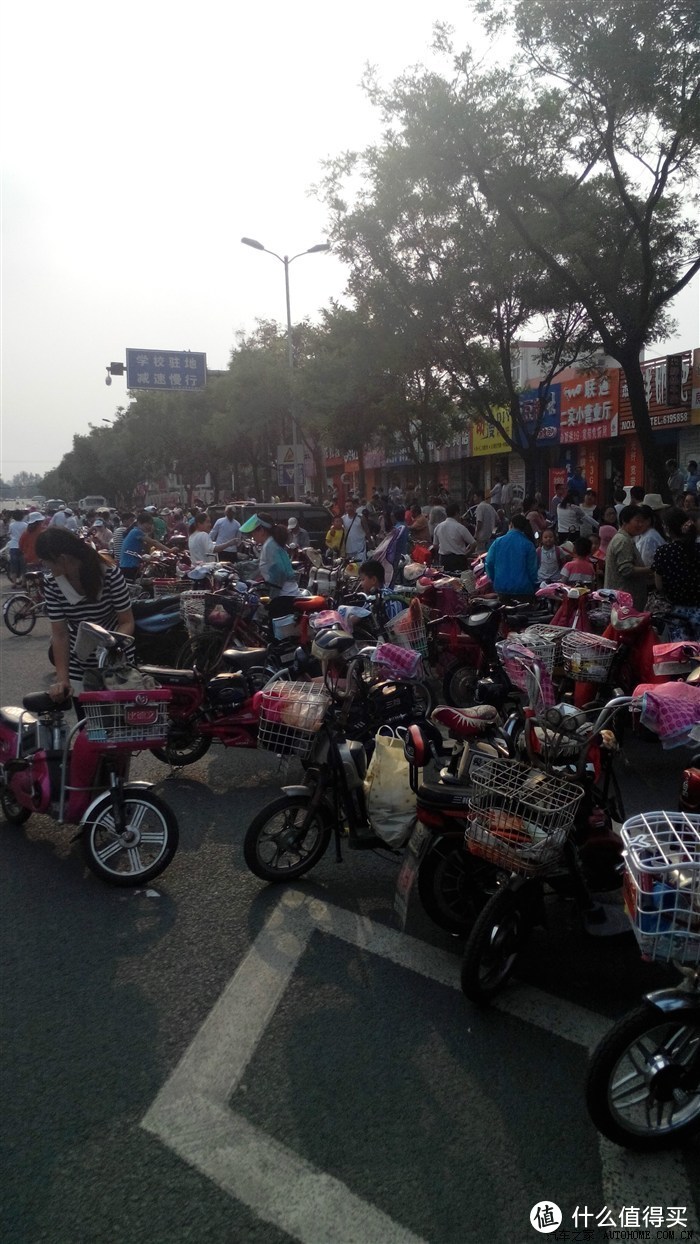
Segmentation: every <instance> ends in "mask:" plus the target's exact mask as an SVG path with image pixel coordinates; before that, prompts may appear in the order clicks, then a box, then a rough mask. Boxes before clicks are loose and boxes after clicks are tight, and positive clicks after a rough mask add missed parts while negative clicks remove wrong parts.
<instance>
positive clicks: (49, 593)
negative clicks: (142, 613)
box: [36, 527, 134, 700]
mask: <svg viewBox="0 0 700 1244" xmlns="http://www.w3.org/2000/svg"><path fill="white" fill-rule="evenodd" d="M36 553H37V557H40V558H41V560H42V561H43V562H44V563H45V565H46V566H47V568H48V570H49V571H50V574H49V575H48V576H47V578H46V580H45V583H44V592H45V596H46V612H47V614H48V616H49V618H50V620H51V642H52V645H53V654H54V663H55V666H56V679H55V681H54V682H53V683H52V684H51V686H50V687H49V695H50V696H52V698H53V699H54V700H63V699H65V698H66V696H67V695H69V694H70V691H71V686H72V688H73V694H74V695H78V694H79V693H80V691H81V689H82V682H83V674H84V671H85V668H86V667H87V666H91V667H93V668H94V667H95V666H96V665H97V655H96V654H93V655H92V656H91V657H89V658H88V659H87V661H85V662H83V661H80V660H79V659H78V657H77V656H76V654H75V641H76V637H77V634H78V627H79V625H80V623H81V622H97V623H99V625H100V626H104V627H106V628H107V629H108V630H112V631H120V632H121V633H122V634H123V635H133V633H134V615H133V613H132V610H131V598H130V596H129V589H128V587H127V585H126V581H125V579H124V576H123V575H122V573H121V571H120V570H118V569H117V567H116V566H107V565H106V564H105V563H104V562H103V561H102V559H101V558H100V557H99V556H98V554H97V551H96V550H95V549H93V548H92V546H91V545H89V544H86V543H85V541H84V540H80V539H79V538H78V536H76V535H74V534H73V532H72V531H67V530H66V529H65V527H49V529H48V530H47V531H42V533H41V535H40V536H39V538H38V539H37V542H36Z"/></svg>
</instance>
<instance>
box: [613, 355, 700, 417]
mask: <svg viewBox="0 0 700 1244" xmlns="http://www.w3.org/2000/svg"><path fill="white" fill-rule="evenodd" d="M669 359H671V360H672V365H671V381H672V386H671V387H672V388H673V389H675V390H676V392H675V393H673V392H670V390H669V375H668V364H669ZM691 365H692V361H691V352H690V350H685V351H684V352H683V353H682V354H677V355H676V354H674V355H664V356H663V358H657V359H649V360H648V361H647V362H646V363H642V378H643V380H644V390H645V393H646V399H647V405H648V407H649V418H650V420H651V426H652V428H653V429H654V430H655V431H661V430H667V429H672V428H679V427H681V428H682V427H685V426H686V425H687V424H689V423H690V421H691V419H690V412H691V399H692V375H691ZM679 370H680V386H678V384H677V383H676V380H674V376H677V373H678V371H679ZM669 396H670V397H680V401H678V402H674V403H671V402H669ZM620 431H621V432H622V433H623V434H624V435H626V436H631V435H632V433H634V432H635V431H636V424H635V422H634V417H633V415H632V405H631V402H630V398H629V389H628V387H627V380H626V378H625V376H624V375H623V374H622V373H621V374H620Z"/></svg>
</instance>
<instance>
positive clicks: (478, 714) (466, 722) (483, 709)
mask: <svg viewBox="0 0 700 1244" xmlns="http://www.w3.org/2000/svg"><path fill="white" fill-rule="evenodd" d="M430 720H431V721H433V722H435V725H436V726H444V727H445V729H446V730H449V732H450V734H453V735H455V736H456V738H458V739H469V738H474V736H475V735H477V734H485V733H486V731H487V730H490V729H491V728H492V726H495V725H497V724H498V720H499V719H498V709H497V708H495V707H494V705H493V704H475V705H474V707H473V708H451V707H450V705H449V704H440V705H439V707H438V708H435V709H433V711H432V713H431V714H430Z"/></svg>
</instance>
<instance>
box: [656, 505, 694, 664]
mask: <svg viewBox="0 0 700 1244" xmlns="http://www.w3.org/2000/svg"><path fill="white" fill-rule="evenodd" d="M665 524H666V531H667V534H668V542H667V543H666V544H664V545H663V546H662V547H661V548H659V549H657V551H656V556H655V557H654V584H655V586H656V590H657V591H658V592H660V593H661V594H662V595H663V596H664V598H665V599H666V600H667V601H668V602H669V604H670V605H671V607H672V608H671V612H670V613H669V614H668V615H667V617H666V629H667V633H668V639H669V640H675V639H693V640H700V545H699V544H698V542H697V526H696V524H695V523H694V522H693V519H692V518H690V519H689V518H688V515H687V514H686V513H685V511H684V510H679V509H673V510H669V511H668V513H667V514H666V518H665Z"/></svg>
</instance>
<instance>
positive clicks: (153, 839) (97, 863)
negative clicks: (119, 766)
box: [83, 786, 179, 886]
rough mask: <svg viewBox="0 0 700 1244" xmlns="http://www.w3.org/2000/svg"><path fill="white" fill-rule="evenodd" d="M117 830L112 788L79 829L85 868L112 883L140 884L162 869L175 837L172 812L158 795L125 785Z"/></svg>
mask: <svg viewBox="0 0 700 1244" xmlns="http://www.w3.org/2000/svg"><path fill="white" fill-rule="evenodd" d="M122 798H123V803H124V828H123V830H122V831H121V832H120V831H119V829H118V828H117V819H116V815H115V809H114V806H113V802H112V794H111V792H110V793H108V794H106V795H105V796H104V799H102V800H100V802H99V804H98V805H97V806H96V807H95V808H93V810H92V813H91V816H90V820H89V821H88V822H87V823H86V825H85V827H84V829H83V850H84V852H85V860H86V863H87V865H88V868H90V869H91V870H92V872H94V873H95V874H96V875H97V876H98V877H101V879H102V880H103V881H108V882H110V884H111V885H118V886H132V885H133V886H135V885H142V884H144V882H146V881H150V880H151V878H153V877H157V876H158V875H159V874H160V873H162V872H163V871H164V870H165V869H166V868H167V867H168V864H169V863H170V861H171V860H172V858H173V856H174V854H175V852H176V850H177V844H178V839H179V833H178V826H177V820H176V819H175V814H174V812H173V811H172V810H171V809H170V808H169V807H168V805H167V804H166V803H164V802H163V801H162V799H158V798H157V796H156V795H152V794H150V793H146V792H145V791H142V790H137V789H135V788H133V787H129V786H126V787H125V788H124V791H123V793H122Z"/></svg>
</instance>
